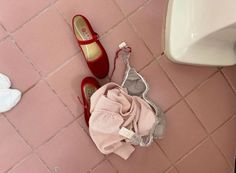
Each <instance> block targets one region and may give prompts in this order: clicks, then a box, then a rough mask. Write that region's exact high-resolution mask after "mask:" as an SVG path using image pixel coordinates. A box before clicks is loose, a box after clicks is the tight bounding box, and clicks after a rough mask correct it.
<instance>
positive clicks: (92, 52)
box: [72, 15, 109, 79]
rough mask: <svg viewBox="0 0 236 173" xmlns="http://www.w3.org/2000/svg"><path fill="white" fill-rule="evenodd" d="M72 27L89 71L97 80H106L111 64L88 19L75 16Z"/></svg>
mask: <svg viewBox="0 0 236 173" xmlns="http://www.w3.org/2000/svg"><path fill="white" fill-rule="evenodd" d="M72 26H73V31H74V34H75V37H76V39H77V41H78V44H79V46H80V48H81V50H82V52H83V54H84V57H85V59H86V62H87V64H88V67H89V69H90V70H91V72H92V73H93V74H94V76H96V77H97V78H100V79H101V78H104V77H106V76H107V74H108V72H109V62H108V57H107V54H106V51H105V49H104V48H103V46H102V44H101V43H100V41H99V40H98V34H97V33H96V32H94V30H93V28H92V26H91V25H90V23H89V21H88V19H86V18H85V17H84V16H82V15H75V16H74V17H73V19H72Z"/></svg>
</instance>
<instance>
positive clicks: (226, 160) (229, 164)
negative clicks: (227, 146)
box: [209, 136, 232, 168]
mask: <svg viewBox="0 0 236 173" xmlns="http://www.w3.org/2000/svg"><path fill="white" fill-rule="evenodd" d="M209 138H210V140H211V141H212V143H213V145H215V147H216V148H217V150H218V151H219V152H220V153H221V155H222V156H223V158H224V159H225V162H226V163H227V165H228V166H229V167H230V168H232V163H230V161H229V160H228V158H227V156H226V155H225V153H224V152H223V150H222V149H221V148H220V147H219V146H218V145H217V144H216V142H215V140H214V139H213V137H212V136H209Z"/></svg>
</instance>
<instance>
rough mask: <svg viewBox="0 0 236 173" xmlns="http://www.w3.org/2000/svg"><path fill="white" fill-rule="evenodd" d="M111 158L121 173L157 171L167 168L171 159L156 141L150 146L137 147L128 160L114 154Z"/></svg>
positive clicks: (153, 172) (155, 172)
mask: <svg viewBox="0 0 236 173" xmlns="http://www.w3.org/2000/svg"><path fill="white" fill-rule="evenodd" d="M109 160H110V161H111V163H112V165H113V166H114V167H115V168H116V169H117V170H118V172H119V173H130V172H135V173H144V172H148V173H157V172H163V171H165V170H167V169H168V167H169V166H170V163H169V161H168V160H167V158H166V157H165V156H164V154H163V153H162V151H161V150H160V149H159V147H158V146H157V145H156V144H155V143H153V144H152V145H151V146H149V147H148V148H145V147H137V148H136V150H135V151H134V153H133V154H132V155H131V156H130V158H129V159H128V160H124V159H122V158H120V157H119V156H116V155H114V154H112V155H110V156H109Z"/></svg>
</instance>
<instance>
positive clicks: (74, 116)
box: [43, 79, 81, 118]
mask: <svg viewBox="0 0 236 173" xmlns="http://www.w3.org/2000/svg"><path fill="white" fill-rule="evenodd" d="M43 81H44V82H45V83H46V85H47V86H48V87H49V88H50V89H51V90H52V92H53V93H54V94H55V95H56V97H57V98H58V100H60V102H61V103H62V104H63V106H64V107H65V108H66V110H67V111H68V112H69V113H70V114H71V116H72V118H79V117H80V115H81V114H79V116H76V115H74V113H73V112H72V111H71V110H70V108H69V107H68V105H67V104H66V103H64V101H63V100H62V99H61V97H60V96H59V95H58V94H57V92H56V91H55V90H54V88H52V87H51V85H50V84H49V83H48V81H47V80H46V79H43Z"/></svg>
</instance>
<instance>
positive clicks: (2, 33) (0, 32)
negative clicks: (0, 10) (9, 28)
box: [0, 25, 7, 40]
mask: <svg viewBox="0 0 236 173" xmlns="http://www.w3.org/2000/svg"><path fill="white" fill-rule="evenodd" d="M6 35H7V33H6V31H5V30H4V29H3V27H2V26H1V25H0V40H1V39H2V38H4V37H6Z"/></svg>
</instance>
